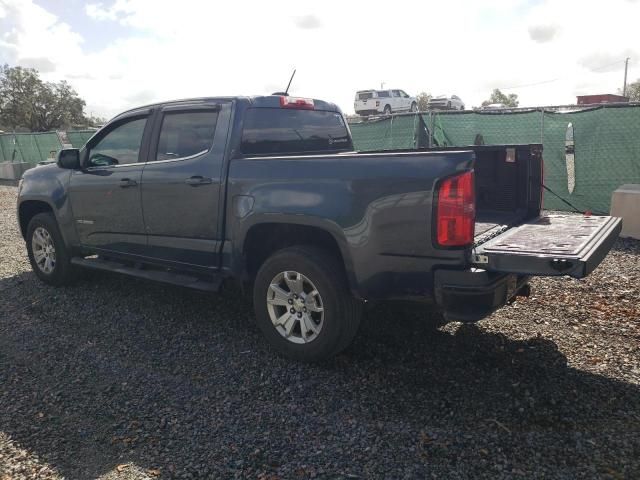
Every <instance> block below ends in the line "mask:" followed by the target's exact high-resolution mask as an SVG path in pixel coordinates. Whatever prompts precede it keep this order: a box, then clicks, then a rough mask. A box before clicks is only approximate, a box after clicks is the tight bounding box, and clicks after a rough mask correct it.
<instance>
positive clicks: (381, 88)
mask: <svg viewBox="0 0 640 480" xmlns="http://www.w3.org/2000/svg"><path fill="white" fill-rule="evenodd" d="M385 83H386V82H380V90H384V84H385ZM625 83H626V80H625Z"/></svg>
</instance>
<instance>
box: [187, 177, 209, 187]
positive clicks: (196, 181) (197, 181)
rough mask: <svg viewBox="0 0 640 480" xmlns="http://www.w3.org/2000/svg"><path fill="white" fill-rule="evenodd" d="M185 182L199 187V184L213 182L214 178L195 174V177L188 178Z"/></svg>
mask: <svg viewBox="0 0 640 480" xmlns="http://www.w3.org/2000/svg"><path fill="white" fill-rule="evenodd" d="M184 183H186V184H187V185H191V186H192V187H197V186H198V185H208V184H210V183H213V180H212V179H211V178H209V177H203V176H202V175H194V176H193V177H189V178H187V179H186V180H185V181H184Z"/></svg>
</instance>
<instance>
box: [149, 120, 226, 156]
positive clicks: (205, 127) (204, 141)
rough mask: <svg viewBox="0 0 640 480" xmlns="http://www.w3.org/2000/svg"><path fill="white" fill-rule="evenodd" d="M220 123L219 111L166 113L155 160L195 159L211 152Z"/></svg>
mask: <svg viewBox="0 0 640 480" xmlns="http://www.w3.org/2000/svg"><path fill="white" fill-rule="evenodd" d="M217 121H218V112H217V111H213V110H211V111H209V110H206V111H193V112H172V113H165V115H164V118H163V120H162V128H161V129H160V139H159V140H158V151H157V153H156V157H155V159H154V160H171V159H176V158H185V157H193V156H195V155H198V154H202V153H205V152H207V151H209V149H210V148H211V145H212V144H213V134H214V133H215V130H216V123H217Z"/></svg>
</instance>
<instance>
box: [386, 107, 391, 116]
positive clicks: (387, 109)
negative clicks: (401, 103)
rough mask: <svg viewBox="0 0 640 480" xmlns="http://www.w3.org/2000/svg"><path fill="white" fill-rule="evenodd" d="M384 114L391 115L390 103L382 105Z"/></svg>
mask: <svg viewBox="0 0 640 480" xmlns="http://www.w3.org/2000/svg"><path fill="white" fill-rule="evenodd" d="M384 114H385V115H391V105H385V106H384Z"/></svg>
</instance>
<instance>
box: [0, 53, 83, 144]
mask: <svg viewBox="0 0 640 480" xmlns="http://www.w3.org/2000/svg"><path fill="white" fill-rule="evenodd" d="M84 106H85V101H84V100H82V99H81V98H80V97H79V96H78V94H77V93H76V91H75V90H74V89H73V88H72V87H71V85H69V84H68V83H67V82H66V81H64V80H63V81H61V82H58V83H51V82H43V81H42V80H41V79H40V75H39V74H38V72H37V71H36V70H34V69H32V68H22V67H9V66H8V65H4V66H3V67H0V124H2V125H4V126H5V127H10V128H11V129H19V128H23V129H27V130H30V131H32V132H44V131H47V130H55V129H59V128H63V127H69V126H71V125H77V124H82V125H84V124H85V123H86V118H85V116H84Z"/></svg>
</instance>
